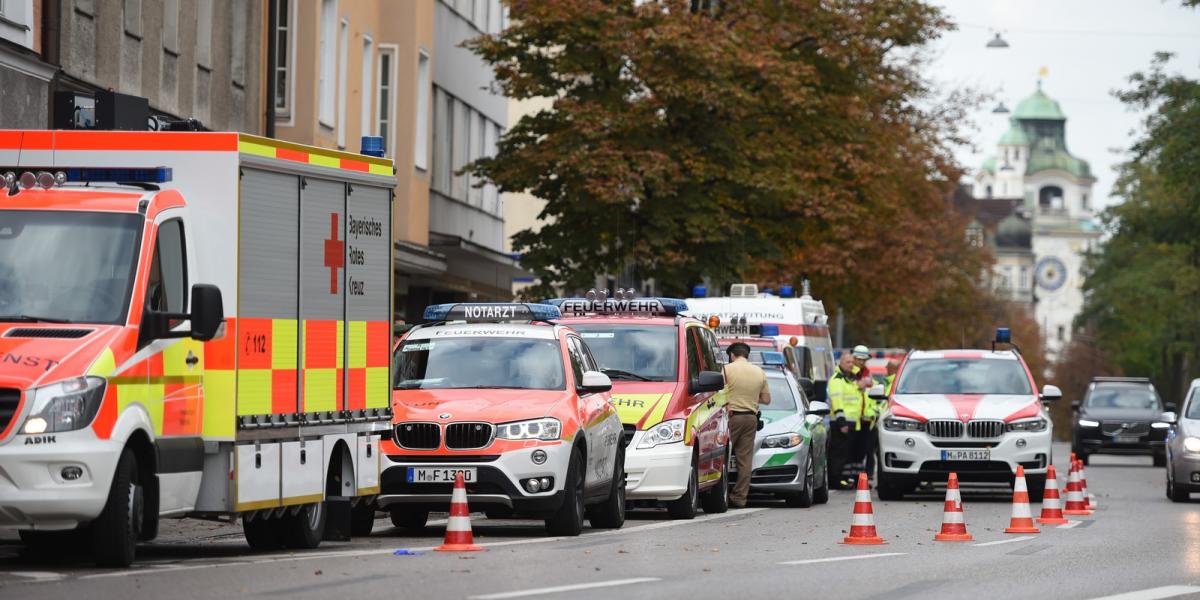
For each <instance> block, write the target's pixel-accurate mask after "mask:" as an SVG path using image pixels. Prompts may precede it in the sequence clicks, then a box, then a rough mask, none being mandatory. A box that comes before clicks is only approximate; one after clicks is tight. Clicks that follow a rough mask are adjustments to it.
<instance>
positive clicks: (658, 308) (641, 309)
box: [542, 298, 688, 317]
mask: <svg viewBox="0 0 1200 600" xmlns="http://www.w3.org/2000/svg"><path fill="white" fill-rule="evenodd" d="M542 302H543V303H544V304H549V305H551V306H554V307H557V309H558V310H560V311H562V313H563V314H565V315H587V314H592V315H652V316H660V317H674V316H676V315H678V314H680V313H683V312H687V309H688V308H687V302H685V301H683V300H679V299H678V298H624V299H618V298H608V299H605V300H589V299H587V298H551V299H549V300H543V301H542Z"/></svg>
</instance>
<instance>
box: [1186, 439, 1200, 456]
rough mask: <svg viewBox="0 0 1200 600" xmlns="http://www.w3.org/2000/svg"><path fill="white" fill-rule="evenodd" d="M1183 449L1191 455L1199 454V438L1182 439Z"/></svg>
mask: <svg viewBox="0 0 1200 600" xmlns="http://www.w3.org/2000/svg"><path fill="white" fill-rule="evenodd" d="M1183 449H1184V450H1187V451H1188V452H1191V453H1192V454H1200V438H1194V437H1186V438H1183Z"/></svg>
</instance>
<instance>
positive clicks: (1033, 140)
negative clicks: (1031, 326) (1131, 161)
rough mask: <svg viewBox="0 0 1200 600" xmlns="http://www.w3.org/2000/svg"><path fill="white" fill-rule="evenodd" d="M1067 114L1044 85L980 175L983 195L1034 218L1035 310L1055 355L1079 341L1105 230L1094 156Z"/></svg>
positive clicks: (1020, 110) (1020, 109)
mask: <svg viewBox="0 0 1200 600" xmlns="http://www.w3.org/2000/svg"><path fill="white" fill-rule="evenodd" d="M1066 124H1067V117H1066V115H1065V114H1064V113H1063V111H1062V108H1061V107H1059V105H1058V102H1056V101H1054V100H1053V99H1051V98H1050V97H1049V96H1047V95H1046V94H1045V92H1043V91H1042V84H1041V82H1040V81H1039V82H1038V87H1037V91H1035V92H1034V93H1033V95H1031V96H1029V97H1028V98H1025V99H1024V100H1022V101H1021V102H1020V103H1019V104H1017V107H1016V110H1014V111H1013V114H1012V118H1011V119H1010V121H1009V129H1008V131H1007V132H1006V133H1005V134H1004V136H1003V137H1001V138H1000V142H999V144H998V145H997V154H996V156H994V157H992V158H989V159H987V160H986V161H985V162H984V164H983V168H982V169H981V170H980V171H979V173H978V174H977V175H976V178H975V185H974V190H973V191H974V193H973V195H974V196H975V197H976V198H977V199H984V198H1011V199H1013V200H1014V204H1015V205H1016V206H1017V207H1018V208H1017V210H1019V211H1022V212H1023V213H1024V214H1027V215H1029V216H1030V220H1031V224H1032V230H1033V231H1032V233H1033V235H1032V250H1033V260H1034V265H1035V266H1034V271H1033V282H1032V291H1033V303H1034V315H1035V317H1036V318H1037V321H1038V324H1039V325H1040V326H1041V328H1042V334H1043V337H1044V339H1045V342H1046V349H1047V353H1048V355H1049V358H1051V359H1052V360H1054V359H1057V358H1058V355H1059V354H1060V353H1061V352H1062V350H1063V349H1064V348H1065V347H1066V346H1067V344H1068V343H1070V341H1071V333H1072V322H1073V321H1074V319H1075V316H1076V315H1077V314H1079V311H1080V310H1082V308H1083V290H1082V286H1083V275H1082V266H1083V254H1084V252H1087V251H1088V250H1090V249H1091V248H1092V247H1093V245H1094V244H1095V243H1096V240H1097V239H1099V237H1100V232H1099V230H1098V229H1097V227H1096V224H1095V221H1094V216H1095V215H1094V213H1093V210H1092V185H1093V184H1094V183H1095V182H1096V179H1095V177H1093V176H1092V172H1091V168H1090V167H1089V166H1088V163H1087V161H1085V160H1083V159H1080V158H1077V157H1075V156H1074V155H1072V154H1071V153H1070V152H1069V151H1068V150H1067V139H1066Z"/></svg>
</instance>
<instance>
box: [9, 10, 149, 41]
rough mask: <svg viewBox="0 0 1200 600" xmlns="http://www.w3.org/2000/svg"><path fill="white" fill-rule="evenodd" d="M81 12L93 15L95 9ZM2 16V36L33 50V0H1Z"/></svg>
mask: <svg viewBox="0 0 1200 600" xmlns="http://www.w3.org/2000/svg"><path fill="white" fill-rule="evenodd" d="M76 10H80V7H76ZM81 12H85V13H86V14H87V15H88V16H92V15H93V14H94V13H95V10H86V11H81ZM0 17H3V18H2V19H0V38H3V39H6V40H8V41H10V42H12V43H14V44H17V45H20V46H24V47H26V48H29V49H30V50H32V49H33V25H34V23H33V2H31V1H30V0H0ZM139 23H140V20H139ZM139 31H140V30H139Z"/></svg>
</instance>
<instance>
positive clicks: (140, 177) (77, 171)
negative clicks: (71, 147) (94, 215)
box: [59, 167, 173, 183]
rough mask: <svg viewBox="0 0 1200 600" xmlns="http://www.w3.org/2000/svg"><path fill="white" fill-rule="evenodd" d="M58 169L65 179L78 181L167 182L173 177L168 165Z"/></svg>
mask: <svg viewBox="0 0 1200 600" xmlns="http://www.w3.org/2000/svg"><path fill="white" fill-rule="evenodd" d="M59 170H60V171H62V172H63V173H66V175H67V181H74V182H78V183H90V182H97V183H99V182H106V183H167V182H169V181H171V179H172V177H173V172H172V170H171V168H170V167H149V168H142V167H135V168H115V167H114V168H107V167H83V168H69V169H59Z"/></svg>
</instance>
